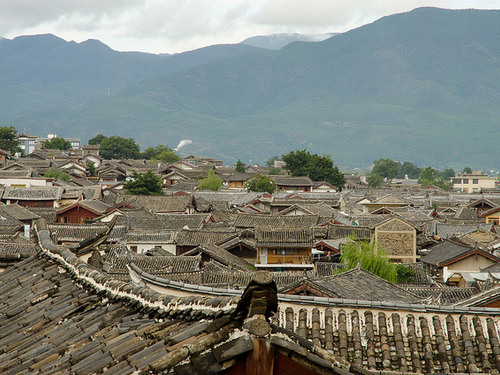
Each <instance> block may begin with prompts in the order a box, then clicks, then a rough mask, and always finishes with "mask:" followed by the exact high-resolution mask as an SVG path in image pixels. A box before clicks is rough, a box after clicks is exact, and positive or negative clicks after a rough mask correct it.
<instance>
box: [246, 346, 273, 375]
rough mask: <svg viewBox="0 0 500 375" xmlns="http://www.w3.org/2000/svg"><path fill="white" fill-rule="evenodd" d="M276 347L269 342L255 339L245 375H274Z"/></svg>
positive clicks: (248, 357)
mask: <svg viewBox="0 0 500 375" xmlns="http://www.w3.org/2000/svg"><path fill="white" fill-rule="evenodd" d="M273 369H274V346H273V345H271V344H270V342H269V340H266V339H261V338H256V339H253V350H252V351H250V352H249V353H248V356H247V362H246V368H245V375H273Z"/></svg>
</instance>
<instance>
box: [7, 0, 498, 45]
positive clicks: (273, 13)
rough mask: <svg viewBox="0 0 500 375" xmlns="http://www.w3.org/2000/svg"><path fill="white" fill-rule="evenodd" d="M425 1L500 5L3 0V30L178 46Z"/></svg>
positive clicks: (334, 28)
mask: <svg viewBox="0 0 500 375" xmlns="http://www.w3.org/2000/svg"><path fill="white" fill-rule="evenodd" d="M421 6H435V7H440V8H449V9H463V8H476V9H498V8H500V0H428V1H422V0H43V1H41V0H0V36H3V37H5V38H9V39H12V38H14V37H16V36H18V35H31V34H45V33H52V34H55V35H57V36H59V37H61V38H63V39H65V40H67V41H70V40H74V41H77V42H82V41H85V40H87V39H99V40H100V41H102V42H103V43H105V44H107V45H108V46H110V47H111V48H113V49H115V50H119V51H143V52H152V53H175V52H183V51H188V50H192V49H196V48H200V47H204V46H208V45H213V44H220V43H238V42H241V41H242V40H244V39H245V38H248V37H250V36H255V35H265V34H273V33H302V34H317V33H327V32H343V31H347V30H350V29H352V28H355V27H358V26H361V25H364V24H367V23H370V22H373V21H375V20H377V19H379V18H381V17H383V16H386V15H390V14H394V13H400V12H406V11H410V10H412V9H414V8H418V7H421Z"/></svg>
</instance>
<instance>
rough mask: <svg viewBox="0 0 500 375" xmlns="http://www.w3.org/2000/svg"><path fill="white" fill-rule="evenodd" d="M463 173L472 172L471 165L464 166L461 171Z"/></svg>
mask: <svg viewBox="0 0 500 375" xmlns="http://www.w3.org/2000/svg"><path fill="white" fill-rule="evenodd" d="M462 173H463V174H471V173H472V168H471V167H465V168H464V170H463V171H462Z"/></svg>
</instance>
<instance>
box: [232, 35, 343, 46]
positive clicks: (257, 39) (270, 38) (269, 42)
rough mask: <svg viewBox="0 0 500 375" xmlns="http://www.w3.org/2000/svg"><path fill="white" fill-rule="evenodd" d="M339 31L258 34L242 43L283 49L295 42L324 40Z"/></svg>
mask: <svg viewBox="0 0 500 375" xmlns="http://www.w3.org/2000/svg"><path fill="white" fill-rule="evenodd" d="M337 34H338V33H326V34H297V33H294V34H289V33H281V34H271V35H257V36H253V37H250V38H247V39H245V40H244V41H242V42H241V44H247V45H250V46H254V47H258V48H266V49H273V50H277V49H281V48H283V47H284V46H286V45H288V44H290V43H293V42H322V41H323V40H325V39H328V38H330V37H332V36H334V35H337Z"/></svg>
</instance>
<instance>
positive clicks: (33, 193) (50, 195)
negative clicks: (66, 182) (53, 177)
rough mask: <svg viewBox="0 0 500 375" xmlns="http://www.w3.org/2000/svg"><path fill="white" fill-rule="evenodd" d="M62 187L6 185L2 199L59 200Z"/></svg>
mask: <svg viewBox="0 0 500 375" xmlns="http://www.w3.org/2000/svg"><path fill="white" fill-rule="evenodd" d="M63 191H64V189H63V188H61V187H44V186H31V187H29V188H28V187H15V186H6V187H5V191H4V193H3V197H2V198H3V199H4V200H7V199H10V200H23V201H24V200H36V201H46V200H52V201H54V200H56V201H57V200H59V199H61V197H62V194H63Z"/></svg>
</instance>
